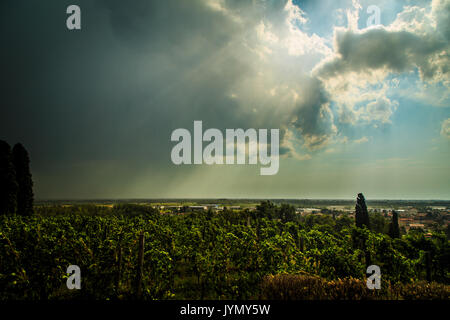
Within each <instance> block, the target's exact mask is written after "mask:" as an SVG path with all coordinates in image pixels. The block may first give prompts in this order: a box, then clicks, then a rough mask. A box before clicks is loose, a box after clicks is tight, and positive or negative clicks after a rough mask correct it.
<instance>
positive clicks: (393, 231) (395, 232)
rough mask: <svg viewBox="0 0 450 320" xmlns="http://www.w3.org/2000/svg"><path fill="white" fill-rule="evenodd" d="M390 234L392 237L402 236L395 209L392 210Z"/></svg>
mask: <svg viewBox="0 0 450 320" xmlns="http://www.w3.org/2000/svg"><path fill="white" fill-rule="evenodd" d="M389 236H390V237H391V238H392V239H395V238H400V227H399V225H398V214H397V212H396V211H395V210H393V211H392V222H391V223H390V225H389Z"/></svg>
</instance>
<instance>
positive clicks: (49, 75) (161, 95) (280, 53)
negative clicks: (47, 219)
mask: <svg viewBox="0 0 450 320" xmlns="http://www.w3.org/2000/svg"><path fill="white" fill-rule="evenodd" d="M72 4H76V5H78V6H79V7H80V9H81V30H68V28H67V27H66V19H67V18H68V17H69V14H67V13H66V8H67V7H68V6H69V5H72ZM374 4H375V5H376V6H377V8H375V9H373V7H372V8H371V9H369V7H370V6H371V5H374ZM368 9H369V12H368ZM374 10H375V11H374ZM377 10H378V12H379V19H375V18H376V12H377ZM374 14H375V15H374ZM0 41H1V51H0V70H1V72H0V77H1V83H2V94H1V100H0V101H1V103H0V105H1V108H0V139H2V140H5V141H7V142H9V143H10V144H11V145H13V144H15V143H16V142H21V143H22V144H24V146H25V147H26V148H27V150H28V151H29V153H30V159H31V170H32V174H33V180H34V185H35V189H34V190H35V196H36V198H37V199H99V198H190V197H192V198H299V199H304V198H333V199H351V198H355V197H356V194H357V193H359V192H362V193H364V195H365V197H366V198H367V199H445V200H449V199H450V184H449V181H450V170H449V169H450V164H449V163H450V162H449V158H450V97H449V87H450V53H449V41H450V0H433V1H419V0H417V1H412V0H410V1H406V0H405V1H392V0H382V1H371V0H360V1H358V0H353V1H350V0H323V1H303V0H279V1H278V0H248V1H247V0H239V1H238V0H189V1H181V0H166V1H145V0H136V1H130V2H128V1H127V2H125V1H119V0H95V1H94V0H89V1H87V0H86V1H82V0H71V1H65V0H58V1H56V0H53V1H50V0H45V1H24V0H4V1H1V2H0ZM195 120H201V121H202V123H203V127H204V128H205V129H206V128H218V129H219V130H221V131H223V132H224V131H225V129H228V128H229V129H234V128H243V129H248V128H256V129H259V128H266V129H274V128H276V129H279V131H280V164H279V171H278V173H277V174H275V175H266V176H264V175H260V165H259V164H258V165H250V164H246V165H206V164H202V165H175V164H173V163H172V161H171V150H172V148H173V147H174V145H175V143H174V142H172V141H171V139H170V138H171V133H172V132H173V131H174V130H175V129H177V128H186V129H188V130H190V131H191V132H192V130H193V123H194V121H195Z"/></svg>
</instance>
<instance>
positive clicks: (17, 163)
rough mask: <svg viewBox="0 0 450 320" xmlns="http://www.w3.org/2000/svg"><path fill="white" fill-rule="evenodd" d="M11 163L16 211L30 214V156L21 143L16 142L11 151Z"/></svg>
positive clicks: (31, 199)
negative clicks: (14, 181) (13, 171)
mask: <svg viewBox="0 0 450 320" xmlns="http://www.w3.org/2000/svg"><path fill="white" fill-rule="evenodd" d="M12 155H13V164H14V168H15V170H16V179H17V184H18V187H19V188H18V191H17V213H18V214H21V215H31V214H32V213H33V200H34V196H33V180H32V179H31V172H30V158H29V157H28V152H27V150H26V149H25V148H24V146H23V145H22V144H21V143H17V144H16V145H15V146H14V148H13V151H12Z"/></svg>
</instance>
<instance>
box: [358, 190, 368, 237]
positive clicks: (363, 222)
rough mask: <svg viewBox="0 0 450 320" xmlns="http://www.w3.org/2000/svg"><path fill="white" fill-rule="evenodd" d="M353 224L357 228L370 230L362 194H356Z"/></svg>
mask: <svg viewBox="0 0 450 320" xmlns="http://www.w3.org/2000/svg"><path fill="white" fill-rule="evenodd" d="M355 211H356V212H355V223H356V226H357V227H358V228H362V227H363V226H366V227H367V229H370V221H369V213H368V212H367V206H366V200H365V199H364V195H363V194H362V193H358V197H357V198H356V206H355Z"/></svg>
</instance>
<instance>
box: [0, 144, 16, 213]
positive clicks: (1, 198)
mask: <svg viewBox="0 0 450 320" xmlns="http://www.w3.org/2000/svg"><path fill="white" fill-rule="evenodd" d="M17 189H18V185H17V180H16V172H15V170H14V165H13V161H12V153H11V147H10V146H9V144H8V143H7V142H6V141H3V140H0V214H8V213H16V210H17Z"/></svg>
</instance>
